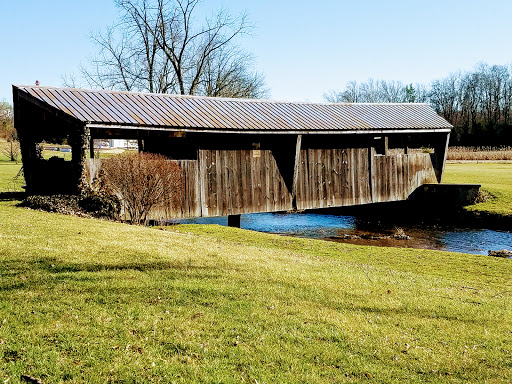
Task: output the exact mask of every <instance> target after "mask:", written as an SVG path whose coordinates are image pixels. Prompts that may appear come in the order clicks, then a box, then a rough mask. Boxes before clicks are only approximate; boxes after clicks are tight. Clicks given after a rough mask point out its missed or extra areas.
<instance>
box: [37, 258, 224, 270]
mask: <svg viewBox="0 0 512 384" xmlns="http://www.w3.org/2000/svg"><path fill="white" fill-rule="evenodd" d="M31 264H32V265H33V266H34V267H36V268H37V269H39V270H43V271H46V272H51V273H68V272H104V271H122V270H133V271H139V272H148V271H159V270H209V269H216V268H215V267H210V266H208V267H207V266H198V265H193V262H192V261H189V262H181V261H150V262H138V263H117V264H99V263H59V262H58V261H57V260H56V259H39V260H36V261H34V262H33V263H31Z"/></svg>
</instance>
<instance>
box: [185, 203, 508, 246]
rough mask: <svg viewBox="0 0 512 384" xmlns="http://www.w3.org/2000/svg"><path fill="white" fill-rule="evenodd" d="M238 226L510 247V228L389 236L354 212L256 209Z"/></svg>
mask: <svg viewBox="0 0 512 384" xmlns="http://www.w3.org/2000/svg"><path fill="white" fill-rule="evenodd" d="M179 222H180V223H197V224H219V225H227V218H226V217H216V218H196V219H189V220H180V221H179ZM241 227H242V228H244V229H250V230H253V231H260V232H269V233H277V234H283V235H289V236H298V237H308V238H321V239H326V240H330V241H337V242H343V243H350V244H358V245H375V246H384V247H407V248H423V249H437V250H446V251H453V252H465V253H472V254H480V255H487V252H488V251H489V250H499V249H509V250H512V232H508V231H493V230H489V229H461V228H456V229H455V228H428V227H426V228H421V227H402V229H403V230H404V231H405V233H406V234H407V235H408V236H409V238H408V239H399V238H395V237H393V235H394V232H395V231H396V229H394V228H392V227H390V228H385V227H382V226H375V225H374V226H373V227H372V226H371V225H370V226H368V225H362V223H359V222H358V220H357V219H356V218H355V217H354V216H341V215H321V214H314V213H295V214H276V213H258V214H248V215H242V218H241Z"/></svg>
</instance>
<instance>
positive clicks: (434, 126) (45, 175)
mask: <svg viewBox="0 0 512 384" xmlns="http://www.w3.org/2000/svg"><path fill="white" fill-rule="evenodd" d="M13 98H14V99H13V100H14V113H15V115H14V117H15V126H16V128H17V130H18V133H19V136H20V141H21V146H22V155H23V166H24V172H25V180H26V188H27V191H28V192H29V193H49V192H52V193H56V192H59V193H66V192H67V193H69V192H73V191H76V190H77V188H78V182H79V180H80V177H81V175H82V172H83V170H84V167H85V165H86V164H87V162H88V161H89V162H90V161H91V160H88V159H87V158H88V157H94V152H93V150H92V145H91V143H92V142H93V140H94V139H132V140H138V143H139V150H143V151H148V152H154V153H160V154H163V155H166V156H168V157H169V159H173V160H176V161H178V162H179V165H180V166H181V167H182V170H183V174H184V179H185V183H184V187H183V188H184V195H183V198H182V204H181V207H180V209H179V210H178V211H177V212H174V215H175V216H177V217H195V216H204V217H209V216H226V215H239V214H243V213H253V212H276V211H290V210H305V209H317V208H325V207H340V206H349V205H357V204H369V203H377V202H387V201H398V200H405V199H407V198H408V196H409V195H410V194H411V193H412V192H413V191H414V190H415V189H416V188H418V187H419V186H421V185H422V184H425V183H438V182H440V181H441V178H442V174H443V169H444V164H445V159H446V150H447V145H448V139H449V135H450V130H451V128H452V126H451V125H450V124H449V123H448V122H447V121H446V120H444V119H443V118H441V117H440V116H438V115H437V114H436V113H435V111H434V110H433V109H432V108H430V107H429V106H428V105H426V104H350V103H336V104H320V103H289V102H274V101H267V100H245V99H226V98H209V97H195V96H176V95H165V94H148V93H135V92H117V91H104V90H82V89H71V88H54V87H40V86H13ZM63 139H66V140H67V142H68V143H69V144H70V145H71V147H72V159H71V161H68V162H64V161H57V159H49V160H44V159H42V158H41V156H39V154H38V153H37V151H38V149H37V148H38V143H41V142H43V141H46V142H52V141H55V140H63ZM422 148H423V149H424V148H431V149H433V151H432V150H431V151H425V150H422ZM56 177H58V178H59V179H60V181H59V182H55V183H52V180H55V178H56ZM63 180H65V181H64V182H63ZM55 186H58V187H55ZM56 189H57V190H56Z"/></svg>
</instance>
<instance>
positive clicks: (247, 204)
mask: <svg viewBox="0 0 512 384" xmlns="http://www.w3.org/2000/svg"><path fill="white" fill-rule="evenodd" d="M368 151H369V150H368V149H367V148H346V149H303V150H301V151H300V163H299V167H298V180H297V196H296V204H297V207H296V208H297V209H298V210H305V209H317V208H327V207H341V206H350V205H358V204H368V203H372V202H375V203H376V202H386V201H397V200H405V199H407V197H408V196H409V195H410V194H411V193H412V192H413V191H414V190H415V189H416V188H417V187H419V186H420V185H422V184H425V183H436V176H435V172H434V168H433V165H432V161H431V158H430V155H429V154H423V153H418V154H410V155H388V156H379V155H374V154H373V153H372V156H369V153H368ZM170 161H176V162H177V163H178V165H179V166H180V167H181V169H182V170H183V188H182V191H181V193H180V200H181V203H180V204H179V205H180V208H178V209H175V208H172V207H160V208H159V209H158V210H157V211H155V212H154V214H153V215H152V218H154V219H162V218H187V217H199V216H203V217H213V216H226V215H236V214H244V213H256V212H277V211H289V210H292V209H293V208H294V207H293V206H292V195H291V191H290V190H289V189H288V188H287V186H286V183H285V182H284V180H283V177H282V176H281V172H280V170H279V168H278V166H277V163H276V161H275V159H274V156H273V154H272V151H270V150H200V151H199V160H170ZM370 161H371V163H370ZM100 168H101V161H100V160H98V159H93V160H89V161H88V171H86V172H87V173H86V175H87V177H88V178H89V180H90V181H92V178H93V177H94V176H95V175H96V174H97V172H99V170H100ZM370 173H371V176H370ZM370 177H371V185H370Z"/></svg>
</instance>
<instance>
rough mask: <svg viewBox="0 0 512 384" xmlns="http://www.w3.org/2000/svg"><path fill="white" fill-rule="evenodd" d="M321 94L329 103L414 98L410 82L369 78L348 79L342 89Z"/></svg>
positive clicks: (400, 100) (413, 90) (376, 101)
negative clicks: (358, 81)
mask: <svg viewBox="0 0 512 384" xmlns="http://www.w3.org/2000/svg"><path fill="white" fill-rule="evenodd" d="M323 96H324V99H325V100H327V101H329V102H331V103H339V102H346V103H406V102H408V103H410V102H414V101H415V100H416V91H415V89H414V87H413V86H412V84H410V85H404V84H403V83H401V82H400V81H385V80H374V79H371V78H370V79H368V80H367V81H365V82H362V83H357V82H356V81H350V82H349V83H347V85H346V86H345V89H344V90H343V91H335V90H331V91H329V92H327V93H325V94H324V95H323Z"/></svg>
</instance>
